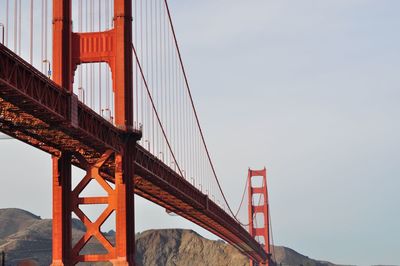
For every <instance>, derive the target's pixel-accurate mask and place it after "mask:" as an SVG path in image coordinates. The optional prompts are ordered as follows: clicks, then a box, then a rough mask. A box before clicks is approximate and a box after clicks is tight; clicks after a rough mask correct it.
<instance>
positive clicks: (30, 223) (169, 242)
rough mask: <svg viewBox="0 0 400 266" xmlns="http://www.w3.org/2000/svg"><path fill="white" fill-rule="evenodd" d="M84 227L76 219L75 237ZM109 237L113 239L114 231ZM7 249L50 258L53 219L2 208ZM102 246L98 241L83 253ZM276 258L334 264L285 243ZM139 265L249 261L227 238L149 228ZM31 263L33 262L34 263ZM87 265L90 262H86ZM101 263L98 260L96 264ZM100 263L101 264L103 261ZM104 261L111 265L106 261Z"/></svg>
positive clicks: (309, 265) (0, 238) (312, 265)
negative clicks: (300, 251)
mask: <svg viewBox="0 0 400 266" xmlns="http://www.w3.org/2000/svg"><path fill="white" fill-rule="evenodd" d="M84 230H85V228H84V226H83V225H82V223H80V222H79V221H77V220H74V221H73V241H74V242H76V241H78V240H79V238H80V237H81V236H82V234H83V232H84ZM107 238H108V239H109V240H110V241H111V242H114V234H113V232H109V233H108V234H107ZM2 250H3V251H5V252H6V265H18V263H19V262H20V261H21V260H30V261H31V262H32V261H36V262H37V265H49V264H50V262H51V220H49V219H41V218H40V217H38V216H36V215H34V214H32V213H29V212H27V211H24V210H20V209H0V251H2ZM89 251H96V252H99V253H101V252H102V248H101V247H100V245H99V244H98V243H96V242H95V241H93V242H91V243H89V245H87V246H86V247H85V250H84V253H85V252H89ZM274 253H275V260H276V262H277V263H278V264H280V263H281V264H282V265H285V266H286V265H304V266H332V265H334V264H331V263H328V262H321V261H316V260H313V259H310V258H308V257H306V256H303V255H301V254H299V253H297V252H296V251H294V250H292V249H289V248H286V247H279V246H276V247H274ZM136 262H137V265H143V266H147V265H149V266H150V265H151V266H164V265H171V266H172V265H185V266H186V265H204V266H206V265H207V266H210V265H217V266H224V265H235V266H236V265H237V266H245V265H249V262H248V259H247V258H246V257H245V256H244V255H242V254H241V253H240V252H239V251H237V250H236V249H235V248H233V247H232V246H231V245H228V244H226V243H225V242H224V241H213V240H209V239H206V238H204V237H202V236H200V235H199V234H197V233H196V232H194V231H191V230H182V229H164V230H149V231H145V232H142V233H138V234H137V235H136ZM31 264H32V263H31ZM85 265H87V264H85ZM97 265H99V264H97ZM100 265H101V264H100ZM102 265H108V264H106V263H104V264H102Z"/></svg>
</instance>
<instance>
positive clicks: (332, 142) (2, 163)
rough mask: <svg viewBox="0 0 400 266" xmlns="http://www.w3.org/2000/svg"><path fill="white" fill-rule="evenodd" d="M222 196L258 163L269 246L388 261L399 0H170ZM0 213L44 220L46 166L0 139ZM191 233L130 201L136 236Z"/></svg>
mask: <svg viewBox="0 0 400 266" xmlns="http://www.w3.org/2000/svg"><path fill="white" fill-rule="evenodd" d="M170 2H171V11H172V15H173V18H174V21H175V27H176V31H177V36H178V39H179V42H180V46H181V51H182V54H183V58H184V62H185V65H186V68H187V72H188V76H189V79H190V84H191V87H192V92H193V95H194V98H195V102H196V105H197V107H198V111H199V114H200V119H201V122H202V125H203V129H204V130H205V135H206V139H207V142H208V145H209V147H210V150H211V153H212V157H213V158H214V162H215V164H216V168H217V172H218V173H219V176H220V177H221V181H222V184H223V187H224V188H225V190H226V193H227V197H228V199H229V201H230V202H231V203H232V205H233V206H234V207H236V206H237V204H238V203H239V201H240V195H241V192H242V187H243V185H244V183H245V178H246V174H247V168H248V167H254V168H261V167H263V166H264V165H266V166H267V168H268V171H269V175H268V179H269V181H268V182H269V192H270V204H271V212H272V225H273V232H274V240H275V243H276V244H278V245H285V246H289V247H291V248H293V249H295V250H297V251H299V252H301V253H303V254H305V255H307V256H309V257H312V258H317V259H323V260H330V261H332V262H335V263H342V264H343V263H349V264H358V265H370V264H378V263H379V264H400V252H399V251H400V230H399V224H400V208H399V207H398V205H399V203H400V194H399V193H398V190H399V188H400V168H399V166H400V165H399V159H400V140H399V136H400V123H399V117H400V105H399V103H398V102H399V99H400V75H399V70H400V52H399V51H400V37H399V33H398V32H399V28H400V16H399V10H400V1H396V0H392V1H389V0H379V1H378V0H375V1H368V0H335V1H334V0H330V1H328V0H325V1H323V0H320V1H316V0H314V1H306V0H301V1H288V0H286V1H285V0H275V1H272V0H268V1H267V0H264V1H261V0H259V1H257V0H250V1H239V0H229V1H228V0H221V1H216V0H203V1H178V0H174V1H172V0H171V1H170ZM0 169H1V173H0V175H1V181H2V185H1V186H0V195H1V200H0V207H19V208H24V209H27V210H30V211H32V212H34V213H36V214H38V215H41V216H43V217H50V216H51V167H50V157H49V156H48V155H46V154H43V153H41V152H38V151H35V150H33V149H31V148H28V147H27V146H26V145H24V144H21V143H17V142H16V141H4V140H1V141H0ZM164 227H185V228H194V229H195V230H198V231H199V232H200V233H202V234H203V235H205V236H207V237H211V236H210V234H208V233H205V231H204V230H200V229H198V228H197V227H196V226H194V225H192V224H191V223H189V222H186V221H184V220H183V219H181V218H178V217H170V216H168V215H166V214H165V212H164V211H163V210H162V209H161V208H159V207H156V206H154V205H153V204H149V203H148V202H146V201H144V200H140V199H139V198H137V204H136V230H137V231H143V230H145V229H149V228H164Z"/></svg>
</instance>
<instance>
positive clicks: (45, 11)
mask: <svg viewBox="0 0 400 266" xmlns="http://www.w3.org/2000/svg"><path fill="white" fill-rule="evenodd" d="M44 36H45V37H44V56H45V58H44V59H45V60H49V58H48V53H47V41H48V39H47V37H48V35H47V0H44ZM45 71H46V68H45Z"/></svg>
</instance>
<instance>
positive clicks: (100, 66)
mask: <svg viewBox="0 0 400 266" xmlns="http://www.w3.org/2000/svg"><path fill="white" fill-rule="evenodd" d="M101 2H102V1H99V31H101ZM101 69H102V63H99V88H98V90H99V114H101V110H102V108H101V92H102V89H103V88H102V86H101V77H102V75H101Z"/></svg>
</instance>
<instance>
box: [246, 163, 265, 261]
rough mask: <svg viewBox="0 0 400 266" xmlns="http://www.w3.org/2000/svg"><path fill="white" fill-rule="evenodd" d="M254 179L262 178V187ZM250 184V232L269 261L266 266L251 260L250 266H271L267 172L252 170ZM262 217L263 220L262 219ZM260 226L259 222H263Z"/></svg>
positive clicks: (250, 171)
mask: <svg viewBox="0 0 400 266" xmlns="http://www.w3.org/2000/svg"><path fill="white" fill-rule="evenodd" d="M253 177H262V184H261V186H260V185H259V184H258V186H254V182H253ZM247 179H248V180H247V183H248V194H249V200H248V204H249V206H248V210H249V232H250V235H251V236H252V237H254V238H255V239H256V240H257V241H259V242H260V243H261V244H262V245H263V246H264V250H265V252H266V253H267V254H268V259H267V261H266V263H265V264H256V262H253V261H252V260H250V266H255V265H265V266H270V265H271V263H270V254H271V252H270V238H269V205H268V188H267V170H266V169H265V167H264V169H262V170H251V169H249V173H248V176H247ZM260 216H262V218H261V217H260ZM260 220H262V223H261V224H258V222H261V221H260Z"/></svg>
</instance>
